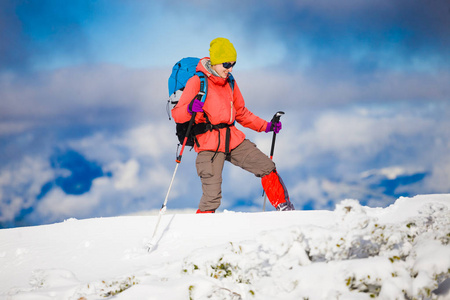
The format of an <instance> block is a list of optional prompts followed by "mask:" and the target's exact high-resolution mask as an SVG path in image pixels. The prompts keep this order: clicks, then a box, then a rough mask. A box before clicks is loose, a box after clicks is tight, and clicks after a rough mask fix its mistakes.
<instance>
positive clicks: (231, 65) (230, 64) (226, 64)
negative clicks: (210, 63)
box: [222, 62, 236, 69]
mask: <svg viewBox="0 0 450 300" xmlns="http://www.w3.org/2000/svg"><path fill="white" fill-rule="evenodd" d="M235 64H236V62H234V63H230V62H224V63H223V64H222V66H223V67H224V68H225V69H229V68H232V67H234V65H235Z"/></svg>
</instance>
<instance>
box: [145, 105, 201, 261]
mask: <svg viewBox="0 0 450 300" xmlns="http://www.w3.org/2000/svg"><path fill="white" fill-rule="evenodd" d="M195 115H196V113H195V112H193V113H192V117H191V120H190V121H189V125H188V128H187V131H186V135H185V137H184V140H183V145H182V146H181V150H180V154H179V155H178V156H177V158H176V159H175V162H176V163H177V164H176V166H175V171H173V175H172V180H171V181H170V185H169V189H168V190H167V194H166V198H165V199H164V203H163V205H162V207H161V209H160V210H159V215H158V221H157V222H156V226H155V230H154V231H153V236H152V239H151V240H150V242H149V243H148V244H147V249H148V252H151V251H152V250H153V247H154V246H155V245H156V243H157V240H156V232H157V231H158V226H159V222H160V221H161V216H162V215H163V214H164V213H165V212H166V205H167V199H169V193H170V190H171V189H172V184H173V181H174V179H175V174H176V173H177V170H178V166H179V165H180V163H181V158H182V157H183V152H184V148H185V147H186V142H187V140H188V136H189V133H190V132H191V128H192V125H193V124H194V120H195Z"/></svg>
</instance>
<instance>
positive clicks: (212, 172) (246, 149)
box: [196, 140, 275, 211]
mask: <svg viewBox="0 0 450 300" xmlns="http://www.w3.org/2000/svg"><path fill="white" fill-rule="evenodd" d="M214 154H215V152H214V151H202V152H200V153H199V154H198V155H197V160H196V167H197V174H198V176H199V177H200V180H201V182H202V190H203V195H202V198H201V200H200V204H199V206H198V208H199V209H200V210H201V211H206V210H216V209H217V208H218V207H219V206H220V200H221V199H222V170H223V165H224V163H225V160H227V161H229V162H231V163H232V164H233V165H235V166H239V167H241V168H242V169H244V170H246V171H249V172H250V173H253V174H254V175H255V176H257V177H264V176H265V175H268V174H270V173H271V172H272V171H273V170H275V164H274V162H273V161H272V160H271V159H270V158H269V157H268V156H267V155H265V154H264V153H262V152H261V150H259V149H258V148H257V147H256V145H255V144H254V143H252V142H250V141H249V140H244V141H243V142H242V143H241V144H240V145H239V146H237V147H236V148H234V149H233V150H231V153H230V155H229V156H228V157H227V156H226V155H225V153H223V152H218V153H217V154H216V156H215V158H214V160H213V161H211V158H212V157H213V156H214Z"/></svg>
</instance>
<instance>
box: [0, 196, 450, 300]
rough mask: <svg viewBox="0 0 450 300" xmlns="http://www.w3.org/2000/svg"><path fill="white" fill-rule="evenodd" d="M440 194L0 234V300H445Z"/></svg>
mask: <svg viewBox="0 0 450 300" xmlns="http://www.w3.org/2000/svg"><path fill="white" fill-rule="evenodd" d="M449 208H450V194H444V195H420V196H416V197H413V198H400V199H398V200H397V201H396V202H395V204H394V205H391V206H389V207H387V208H369V207H363V206H361V205H360V204H359V202H358V201H356V200H344V201H342V202H341V203H340V204H339V205H338V206H337V207H336V209H335V210H334V211H294V212H264V213H263V212H261V213H237V212H227V211H226V212H223V213H217V214H206V215H205V214H202V215H196V214H173V213H171V212H170V211H169V212H167V213H166V214H165V215H163V216H162V220H161V223H160V227H159V230H158V233H157V234H158V237H159V240H158V243H157V244H156V246H155V247H154V249H153V251H152V252H150V253H148V252H147V251H146V249H145V247H144V245H145V244H147V243H148V242H149V241H150V238H151V235H152V233H153V229H154V226H155V224H156V221H157V219H158V218H157V216H154V215H153V216H124V217H114V218H97V219H87V220H76V219H69V220H66V221H65V222H63V223H58V224H52V225H45V226H36V227H24V228H15V229H3V230H0V299H35V300H39V299H71V300H86V299H89V300H90V299H105V298H113V299H310V300H312V299H373V298H379V299H450V279H449V277H450V244H449V241H450V210H449Z"/></svg>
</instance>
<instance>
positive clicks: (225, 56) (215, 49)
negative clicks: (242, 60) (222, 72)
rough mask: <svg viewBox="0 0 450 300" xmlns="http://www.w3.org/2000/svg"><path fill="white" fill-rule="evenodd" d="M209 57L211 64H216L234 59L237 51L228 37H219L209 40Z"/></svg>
mask: <svg viewBox="0 0 450 300" xmlns="http://www.w3.org/2000/svg"><path fill="white" fill-rule="evenodd" d="M209 57H210V58H211V65H218V64H221V63H224V62H230V61H236V57H237V53H236V49H234V46H233V44H232V43H231V42H230V41H229V40H228V39H226V38H220V37H219V38H216V39H214V40H212V41H211V44H210V48H209Z"/></svg>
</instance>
